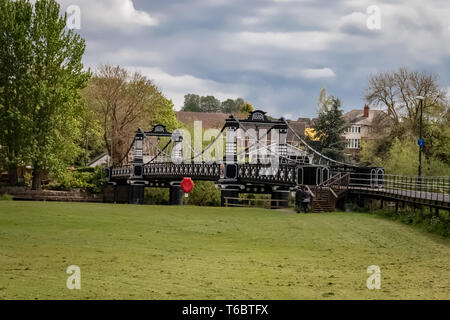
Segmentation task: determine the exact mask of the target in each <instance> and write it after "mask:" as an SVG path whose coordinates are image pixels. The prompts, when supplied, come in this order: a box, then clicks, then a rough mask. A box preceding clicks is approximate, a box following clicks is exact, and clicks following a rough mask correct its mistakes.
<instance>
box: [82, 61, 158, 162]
mask: <svg viewBox="0 0 450 320" xmlns="http://www.w3.org/2000/svg"><path fill="white" fill-rule="evenodd" d="M85 97H86V100H87V102H88V104H89V106H90V107H91V108H92V109H93V110H94V111H95V112H96V113H97V115H98V117H99V118H100V121H101V123H102V126H103V130H104V135H103V136H104V140H105V145H106V147H107V149H108V152H109V154H110V155H111V158H112V162H113V165H120V164H121V162H123V160H124V158H125V156H126V154H127V151H128V148H129V146H130V144H131V143H132V142H133V139H134V133H135V131H136V130H137V129H138V128H140V127H147V126H148V125H149V123H150V122H151V119H152V117H153V116H154V114H155V112H156V109H157V108H158V107H159V106H160V105H161V104H162V103H164V99H165V98H164V96H163V95H162V93H161V92H160V91H159V89H158V88H157V87H156V85H155V84H154V83H153V82H152V81H151V80H149V79H148V78H146V77H145V76H143V75H142V74H140V73H139V72H134V73H130V72H129V71H127V70H126V69H124V68H122V67H120V66H110V65H101V66H100V67H99V68H98V70H97V72H96V73H95V75H94V77H93V78H92V80H91V81H90V83H89V86H88V88H87V89H86V90H85Z"/></svg>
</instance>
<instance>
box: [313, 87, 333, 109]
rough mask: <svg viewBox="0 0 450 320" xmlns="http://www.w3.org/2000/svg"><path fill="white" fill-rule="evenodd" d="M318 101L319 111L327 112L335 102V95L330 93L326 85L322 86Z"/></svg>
mask: <svg viewBox="0 0 450 320" xmlns="http://www.w3.org/2000/svg"><path fill="white" fill-rule="evenodd" d="M317 102H318V105H319V110H318V113H321V112H327V111H328V110H329V108H330V106H331V105H332V104H333V96H330V95H328V93H327V89H326V88H325V87H322V90H320V94H319V99H318V100H317Z"/></svg>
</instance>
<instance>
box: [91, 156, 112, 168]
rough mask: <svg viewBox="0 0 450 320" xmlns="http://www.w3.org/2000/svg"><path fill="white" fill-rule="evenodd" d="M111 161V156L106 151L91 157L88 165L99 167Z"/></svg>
mask: <svg viewBox="0 0 450 320" xmlns="http://www.w3.org/2000/svg"><path fill="white" fill-rule="evenodd" d="M110 162H111V157H110V156H109V154H107V153H103V154H101V155H99V156H98V157H96V158H95V159H93V160H92V161H91V162H90V163H89V164H88V166H89V167H91V168H95V167H99V166H108V165H109V164H110Z"/></svg>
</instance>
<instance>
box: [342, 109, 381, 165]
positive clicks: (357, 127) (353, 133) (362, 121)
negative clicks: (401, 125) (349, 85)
mask: <svg viewBox="0 0 450 320" xmlns="http://www.w3.org/2000/svg"><path fill="white" fill-rule="evenodd" d="M344 119H345V121H346V123H347V125H348V128H347V131H346V132H345V133H344V137H345V142H346V152H347V153H348V154H350V155H351V156H352V157H353V158H355V159H357V158H358V157H359V153H360V150H361V143H362V142H363V141H367V140H370V139H375V138H376V137H375V135H379V134H380V133H381V132H374V128H375V127H377V128H378V127H379V126H378V124H380V123H381V124H382V123H385V122H386V121H389V120H388V117H387V115H386V113H385V112H384V111H381V110H371V109H370V107H369V106H368V105H365V106H364V109H363V110H357V109H356V110H351V111H349V112H347V113H346V114H344ZM385 127H386V126H385Z"/></svg>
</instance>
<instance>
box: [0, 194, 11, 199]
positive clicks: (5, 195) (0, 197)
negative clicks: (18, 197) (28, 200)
mask: <svg viewBox="0 0 450 320" xmlns="http://www.w3.org/2000/svg"><path fill="white" fill-rule="evenodd" d="M12 200H13V197H12V195H9V194H7V193H5V194H2V195H0V201H12Z"/></svg>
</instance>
